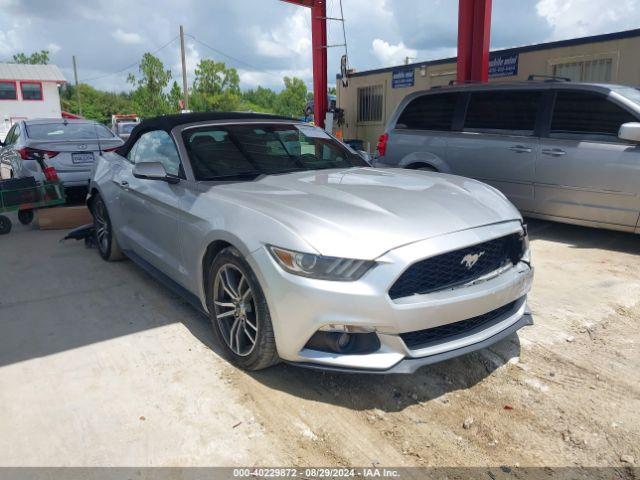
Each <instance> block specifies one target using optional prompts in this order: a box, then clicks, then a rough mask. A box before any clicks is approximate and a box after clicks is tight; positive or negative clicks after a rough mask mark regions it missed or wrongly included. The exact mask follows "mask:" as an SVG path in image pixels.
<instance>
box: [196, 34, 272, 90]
mask: <svg viewBox="0 0 640 480" xmlns="http://www.w3.org/2000/svg"><path fill="white" fill-rule="evenodd" d="M184 36H185V37H189V38H191V39H192V40H193V41H195V42H197V43H199V44H200V45H202V46H203V47H206V48H208V49H209V50H212V51H214V52H216V53H217V54H219V55H222V56H223V57H226V58H228V59H229V60H233V61H234V62H236V63H240V64H242V65H245V66H246V67H249V68H251V69H252V70H256V71H258V72H262V73H266V74H268V75H271V76H273V77H276V78H278V79H280V80H282V78H281V77H280V76H279V75H277V74H275V73H273V72H270V71H269V70H264V69H262V68H258V67H256V66H255V65H251V64H250V63H247V62H245V61H244V60H240V59H239V58H235V57H232V56H231V55H228V54H226V53H224V52H223V51H221V50H218V49H217V48H215V47H212V46H211V45H208V44H206V43H204V42H203V41H202V40H199V39H197V38H196V37H194V36H193V35H190V34H188V33H185V34H184Z"/></svg>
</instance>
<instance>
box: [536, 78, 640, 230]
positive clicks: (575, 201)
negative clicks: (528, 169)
mask: <svg viewBox="0 0 640 480" xmlns="http://www.w3.org/2000/svg"><path fill="white" fill-rule="evenodd" d="M637 121H638V118H637V117H636V116H635V115H634V114H633V113H631V112H630V111H629V110H627V108H626V107H624V106H623V105H620V104H617V103H615V102H614V101H613V99H611V98H610V97H608V96H607V95H606V94H604V93H600V92H593V91H586V90H571V89H557V91H556V92H555V95H554V96H553V98H552V111H551V118H550V122H549V124H548V129H547V131H546V132H544V134H543V138H542V139H541V150H540V156H539V158H538V161H537V163H536V184H535V194H536V202H537V205H536V211H537V212H538V213H542V214H544V215H549V216H554V217H562V218H567V219H578V220H586V221H589V222H598V223H605V224H610V225H618V226H624V227H635V225H636V223H637V221H638V214H639V212H638V211H639V209H640V207H639V204H638V191H639V187H638V185H640V148H639V147H638V145H637V144H632V143H629V142H626V141H623V140H620V139H619V138H618V130H619V129H620V126H621V125H622V124H623V123H626V122H637Z"/></svg>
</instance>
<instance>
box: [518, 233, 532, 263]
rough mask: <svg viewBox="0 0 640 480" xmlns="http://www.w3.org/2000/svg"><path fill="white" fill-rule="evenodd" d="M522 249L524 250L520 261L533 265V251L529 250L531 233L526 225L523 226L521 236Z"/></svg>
mask: <svg viewBox="0 0 640 480" xmlns="http://www.w3.org/2000/svg"><path fill="white" fill-rule="evenodd" d="M520 248H521V249H522V250H521V256H520V261H522V262H525V263H528V264H529V265H531V249H530V248H529V233H528V232H527V226H526V225H523V231H522V234H521V235H520Z"/></svg>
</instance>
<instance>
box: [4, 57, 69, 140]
mask: <svg viewBox="0 0 640 480" xmlns="http://www.w3.org/2000/svg"><path fill="white" fill-rule="evenodd" d="M63 83H66V79H65V78H64V75H63V74H62V72H61V71H60V69H59V68H58V67H57V66H55V65H23V64H17V63H0V140H4V137H5V136H6V134H7V132H8V131H9V129H10V128H11V125H13V124H14V122H16V121H19V120H25V119H30V118H60V117H61V116H62V112H61V109H60V93H59V90H58V89H59V86H60V85H61V84H63Z"/></svg>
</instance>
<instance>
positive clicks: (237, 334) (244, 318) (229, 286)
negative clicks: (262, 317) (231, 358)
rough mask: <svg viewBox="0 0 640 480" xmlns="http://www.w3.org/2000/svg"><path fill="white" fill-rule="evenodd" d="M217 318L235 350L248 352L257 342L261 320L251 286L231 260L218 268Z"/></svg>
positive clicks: (234, 351) (215, 298) (214, 287)
mask: <svg viewBox="0 0 640 480" xmlns="http://www.w3.org/2000/svg"><path fill="white" fill-rule="evenodd" d="M213 291H214V302H213V303H214V305H215V306H216V319H217V321H218V325H219V328H220V332H221V333H222V337H223V338H224V341H225V342H226V344H227V346H228V347H229V348H230V349H231V351H232V352H233V353H235V354H236V355H240V356H243V357H244V356H247V355H249V354H250V353H251V352H252V351H253V349H254V348H255V346H256V339H257V336H258V322H257V317H256V307H255V302H254V298H253V293H252V291H251V287H250V286H249V283H248V282H247V279H246V278H245V276H244V275H243V274H242V272H241V271H240V270H239V269H238V267H236V266H235V265H232V264H229V263H228V264H226V265H224V266H222V268H220V270H218V274H217V275H216V280H215V283H214V286H213Z"/></svg>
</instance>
